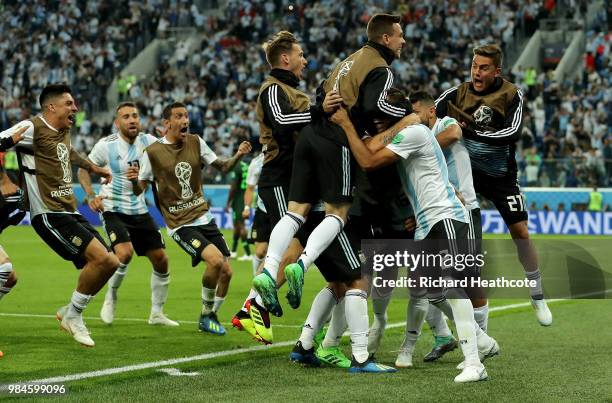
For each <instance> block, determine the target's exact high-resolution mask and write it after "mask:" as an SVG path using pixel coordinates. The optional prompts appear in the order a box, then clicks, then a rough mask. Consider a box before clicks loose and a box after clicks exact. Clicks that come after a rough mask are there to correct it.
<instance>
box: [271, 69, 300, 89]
mask: <svg viewBox="0 0 612 403" xmlns="http://www.w3.org/2000/svg"><path fill="white" fill-rule="evenodd" d="M270 75H271V76H272V77H274V78H276V79H278V80H280V81H282V82H283V83H285V84H287V85H289V86H291V87H293V88H296V87H297V86H298V85H300V80H299V79H298V78H297V77H296V76H295V74H293V73H292V72H290V71H289V70H283V69H272V71H271V72H270Z"/></svg>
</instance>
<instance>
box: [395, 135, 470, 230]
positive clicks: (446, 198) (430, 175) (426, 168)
mask: <svg viewBox="0 0 612 403" xmlns="http://www.w3.org/2000/svg"><path fill="white" fill-rule="evenodd" d="M387 148H388V149H389V150H391V151H393V152H394V153H395V154H397V155H399V156H400V157H401V158H402V159H401V160H400V161H398V164H397V168H398V172H399V175H400V178H401V180H402V186H403V188H404V192H406V196H408V199H410V204H411V205H412V208H413V210H414V212H415V217H416V222H417V228H416V232H415V234H414V239H416V240H420V239H424V238H425V237H426V236H427V234H428V233H429V230H430V229H431V228H432V227H433V226H434V225H435V224H436V223H437V222H438V221H441V220H443V219H445V218H451V219H453V220H457V221H461V222H464V223H467V222H468V220H467V212H466V210H465V208H464V207H463V204H461V201H459V198H457V195H455V190H454V189H453V187H452V185H451V184H450V181H449V179H448V170H447V168H446V160H445V159H444V154H443V153H442V149H441V148H440V146H439V145H438V142H437V141H436V138H435V136H434V135H433V133H432V132H431V130H429V128H428V127H426V126H424V125H412V126H408V127H406V128H405V129H403V130H402V131H400V132H399V133H398V134H397V135H396V136H395V138H394V139H393V141H392V142H391V144H389V145H387Z"/></svg>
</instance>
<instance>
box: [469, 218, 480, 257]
mask: <svg viewBox="0 0 612 403" xmlns="http://www.w3.org/2000/svg"><path fill="white" fill-rule="evenodd" d="M467 216H468V219H469V221H470V222H468V247H469V248H470V253H480V250H481V249H482V217H481V215H480V208H475V209H472V210H468V211H467Z"/></svg>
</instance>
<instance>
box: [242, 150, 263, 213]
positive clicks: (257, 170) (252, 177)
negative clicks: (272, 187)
mask: <svg viewBox="0 0 612 403" xmlns="http://www.w3.org/2000/svg"><path fill="white" fill-rule="evenodd" d="M263 164H264V153H261V154H259V155H258V156H257V157H255V158H253V159H252V160H251V163H250V164H249V170H248V171H247V178H246V184H247V186H257V182H259V176H260V175H261V170H262V168H263ZM257 208H258V209H260V210H261V211H263V212H264V213H267V211H266V206H264V204H263V201H262V200H261V197H258V198H257Z"/></svg>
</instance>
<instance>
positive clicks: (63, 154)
mask: <svg viewBox="0 0 612 403" xmlns="http://www.w3.org/2000/svg"><path fill="white" fill-rule="evenodd" d="M69 154H70V153H69V152H68V147H66V144H64V143H58V145H57V158H58V159H59V161H60V164H62V171H64V177H63V178H62V180H63V181H64V182H66V183H72V171H71V169H70V158H69Z"/></svg>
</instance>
